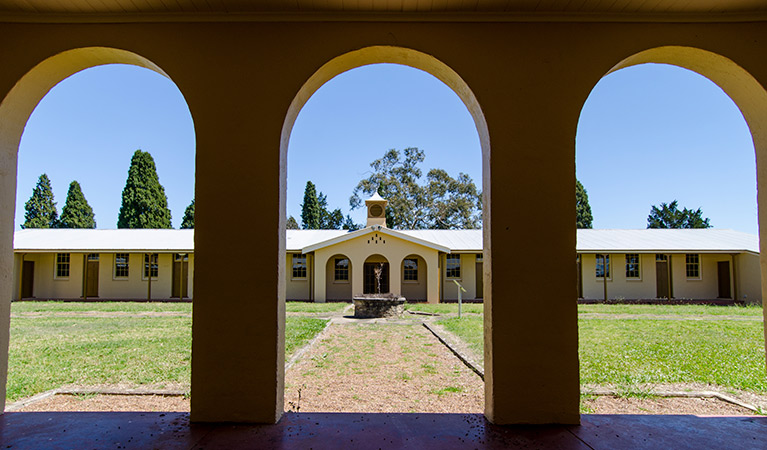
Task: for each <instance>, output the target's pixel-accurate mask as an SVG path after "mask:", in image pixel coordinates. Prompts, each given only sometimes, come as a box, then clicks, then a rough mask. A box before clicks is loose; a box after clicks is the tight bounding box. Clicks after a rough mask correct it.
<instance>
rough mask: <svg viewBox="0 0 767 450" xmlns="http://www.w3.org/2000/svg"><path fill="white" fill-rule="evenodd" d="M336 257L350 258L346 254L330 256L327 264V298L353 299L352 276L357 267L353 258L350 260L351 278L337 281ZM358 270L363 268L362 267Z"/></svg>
mask: <svg viewBox="0 0 767 450" xmlns="http://www.w3.org/2000/svg"><path fill="white" fill-rule="evenodd" d="M336 258H347V259H348V258H349V257H348V256H346V255H341V254H338V255H333V256H331V257H330V258H328V261H327V263H326V264H325V298H326V300H349V301H351V300H352V296H353V295H354V294H353V293H352V278H353V277H354V271H355V269H357V267H353V265H352V262H351V260H350V261H349V279H348V280H338V281H336V279H335V278H336V276H335V269H336V267H335V264H336V262H335V260H336ZM358 270H362V267H360V268H359V269H358Z"/></svg>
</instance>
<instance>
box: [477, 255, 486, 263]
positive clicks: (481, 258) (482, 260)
mask: <svg viewBox="0 0 767 450" xmlns="http://www.w3.org/2000/svg"><path fill="white" fill-rule="evenodd" d="M484 261H485V255H484V254H482V253H477V262H484Z"/></svg>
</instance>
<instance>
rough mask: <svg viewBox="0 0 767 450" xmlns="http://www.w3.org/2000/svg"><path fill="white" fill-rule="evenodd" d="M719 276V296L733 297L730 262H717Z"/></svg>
mask: <svg viewBox="0 0 767 450" xmlns="http://www.w3.org/2000/svg"><path fill="white" fill-rule="evenodd" d="M716 269H717V272H718V276H719V298H732V292H731V290H730V289H731V280H730V262H729V261H719V262H717V263H716Z"/></svg>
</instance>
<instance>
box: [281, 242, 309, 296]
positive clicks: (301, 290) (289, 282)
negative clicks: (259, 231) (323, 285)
mask: <svg viewBox="0 0 767 450" xmlns="http://www.w3.org/2000/svg"><path fill="white" fill-rule="evenodd" d="M298 254H299V255H300V253H298ZM293 255H296V253H288V254H287V256H286V258H285V299H286V300H310V299H311V295H312V293H311V280H312V277H313V275H314V267H313V266H314V265H313V257H312V255H306V277H305V278H293Z"/></svg>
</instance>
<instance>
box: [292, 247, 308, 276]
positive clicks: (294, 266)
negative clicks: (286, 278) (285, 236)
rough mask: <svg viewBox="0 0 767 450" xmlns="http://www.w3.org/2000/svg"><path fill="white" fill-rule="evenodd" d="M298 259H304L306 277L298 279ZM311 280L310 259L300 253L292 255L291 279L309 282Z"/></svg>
mask: <svg viewBox="0 0 767 450" xmlns="http://www.w3.org/2000/svg"><path fill="white" fill-rule="evenodd" d="M296 258H303V260H304V276H303V277H297V276H296V275H295V274H296ZM308 278H309V258H308V257H307V255H302V254H300V253H292V254H291V256H290V279H291V280H307V279H308Z"/></svg>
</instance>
